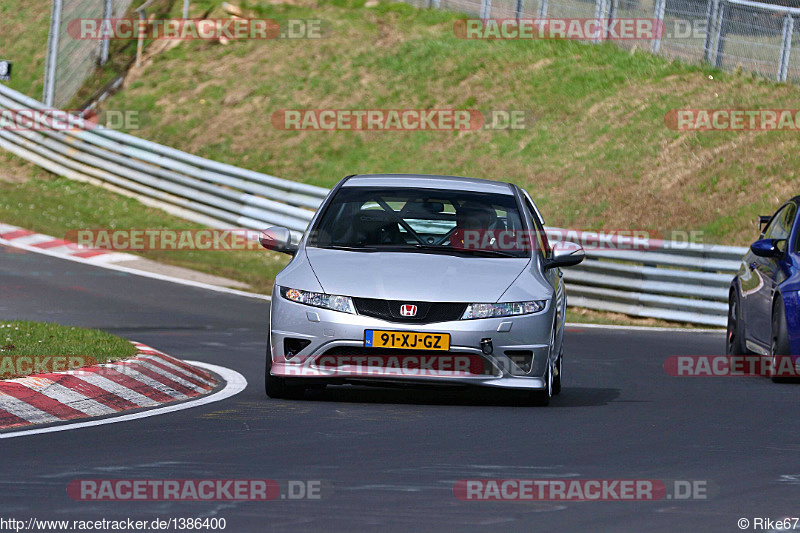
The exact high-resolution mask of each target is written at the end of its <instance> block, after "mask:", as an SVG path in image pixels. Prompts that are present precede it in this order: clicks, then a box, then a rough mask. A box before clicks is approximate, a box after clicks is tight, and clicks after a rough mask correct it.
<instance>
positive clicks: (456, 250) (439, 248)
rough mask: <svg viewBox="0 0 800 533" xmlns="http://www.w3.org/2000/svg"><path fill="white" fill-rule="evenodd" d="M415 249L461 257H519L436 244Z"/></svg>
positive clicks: (423, 245)
mask: <svg viewBox="0 0 800 533" xmlns="http://www.w3.org/2000/svg"><path fill="white" fill-rule="evenodd" d="M414 248H416V249H417V250H425V251H432V252H443V253H452V254H460V255H479V256H484V257H517V258H518V257H519V256H517V255H514V254H512V253H509V252H504V251H502V250H482V249H469V248H453V247H452V246H438V245H434V244H415V245H414Z"/></svg>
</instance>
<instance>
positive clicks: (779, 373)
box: [770, 296, 794, 382]
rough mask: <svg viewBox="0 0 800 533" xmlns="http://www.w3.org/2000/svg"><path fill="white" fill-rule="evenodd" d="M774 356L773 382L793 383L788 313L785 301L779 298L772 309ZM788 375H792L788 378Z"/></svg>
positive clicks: (771, 345) (772, 345)
mask: <svg viewBox="0 0 800 533" xmlns="http://www.w3.org/2000/svg"><path fill="white" fill-rule="evenodd" d="M770 353H771V355H772V376H771V377H772V381H775V382H786V381H792V379H791V378H792V375H793V374H794V372H792V371H793V370H794V367H793V366H792V358H791V352H790V350H789V330H788V327H787V325H786V311H785V309H784V307H783V299H782V298H781V297H780V296H778V298H777V299H776V301H775V305H774V307H773V309H772V341H771V343H770ZM787 373H790V374H789V375H788V376H787Z"/></svg>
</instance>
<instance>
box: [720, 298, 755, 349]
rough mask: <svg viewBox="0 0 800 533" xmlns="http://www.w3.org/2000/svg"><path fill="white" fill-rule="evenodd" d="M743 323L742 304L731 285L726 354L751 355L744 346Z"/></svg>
mask: <svg viewBox="0 0 800 533" xmlns="http://www.w3.org/2000/svg"><path fill="white" fill-rule="evenodd" d="M743 326H744V323H743V322H742V306H741V299H740V297H739V291H738V290H737V289H736V287H733V288H732V289H731V292H730V296H729V297H728V331H727V336H726V342H725V353H726V354H727V355H729V356H730V355H751V354H752V352H750V350H748V349H747V348H746V347H745V343H744V327H743Z"/></svg>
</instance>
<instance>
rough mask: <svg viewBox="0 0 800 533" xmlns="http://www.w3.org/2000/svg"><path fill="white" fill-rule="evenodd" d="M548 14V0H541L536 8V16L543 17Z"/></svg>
mask: <svg viewBox="0 0 800 533" xmlns="http://www.w3.org/2000/svg"><path fill="white" fill-rule="evenodd" d="M546 16H547V0H539V7H538V8H536V17H537V18H540V19H543V18H545V17H546Z"/></svg>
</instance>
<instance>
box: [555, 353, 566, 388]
mask: <svg viewBox="0 0 800 533" xmlns="http://www.w3.org/2000/svg"><path fill="white" fill-rule="evenodd" d="M563 365H564V353H563V352H562V353H560V354H558V360H557V361H556V371H555V376H554V377H553V396H555V395H557V394H561V375H562V373H563V370H562V367H563Z"/></svg>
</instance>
